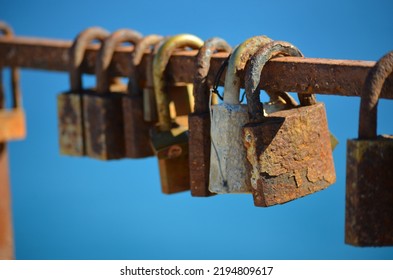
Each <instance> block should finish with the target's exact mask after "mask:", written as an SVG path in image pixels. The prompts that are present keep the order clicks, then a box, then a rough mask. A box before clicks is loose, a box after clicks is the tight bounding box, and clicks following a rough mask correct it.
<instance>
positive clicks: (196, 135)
mask: <svg viewBox="0 0 393 280" xmlns="http://www.w3.org/2000/svg"><path fill="white" fill-rule="evenodd" d="M231 51H232V48H231V47H230V46H229V45H228V43H227V42H226V41H224V40H223V39H221V38H217V37H214V38H211V39H209V40H206V41H205V43H204V45H203V46H202V47H201V48H200V50H199V52H198V55H197V61H196V71H195V76H194V91H193V94H194V100H195V106H194V112H193V113H192V114H190V115H189V117H188V123H189V154H190V189H191V195H192V196H210V195H212V193H211V192H210V191H209V170H210V145H211V142H210V112H209V102H210V100H209V95H210V88H211V84H209V83H208V79H207V76H208V72H209V69H210V59H211V56H212V55H213V53H215V52H228V53H229V52H231Z"/></svg>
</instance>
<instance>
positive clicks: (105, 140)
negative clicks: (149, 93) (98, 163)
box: [83, 29, 147, 160]
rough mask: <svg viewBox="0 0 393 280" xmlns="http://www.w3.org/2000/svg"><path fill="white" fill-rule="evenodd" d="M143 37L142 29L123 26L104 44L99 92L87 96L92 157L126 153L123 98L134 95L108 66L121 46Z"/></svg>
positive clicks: (98, 70)
mask: <svg viewBox="0 0 393 280" xmlns="http://www.w3.org/2000/svg"><path fill="white" fill-rule="evenodd" d="M141 38H142V36H141V34H140V33H139V32H136V31H134V30H131V29H120V30H117V31H116V32H114V33H112V34H111V35H110V36H109V37H108V38H107V39H105V41H104V43H103V44H102V47H101V49H100V51H99V54H98V56H97V63H96V78H97V88H96V92H95V93H92V94H85V95H84V96H83V109H84V110H83V111H84V114H85V116H84V124H85V139H86V155H87V156H89V157H92V158H96V159H101V160H110V159H120V158H124V157H126V151H125V135H124V117H123V100H124V99H128V101H130V100H131V98H132V97H131V98H130V95H129V94H127V86H126V85H123V84H116V85H112V86H111V84H110V79H109V75H108V68H109V65H110V63H111V60H112V56H113V53H114V51H115V48H116V47H117V46H119V45H120V44H121V43H125V42H129V43H131V44H134V45H135V44H136V43H138V41H139V40H140V39H141ZM128 121H132V120H128ZM146 145H147V143H146Z"/></svg>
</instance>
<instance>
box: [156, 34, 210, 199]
mask: <svg viewBox="0 0 393 280" xmlns="http://www.w3.org/2000/svg"><path fill="white" fill-rule="evenodd" d="M202 45H203V41H202V40H201V39H199V38H198V37H196V36H193V35H189V34H181V35H176V36H173V37H171V38H169V39H167V40H166V41H165V43H164V44H163V45H162V46H161V47H160V48H159V50H158V52H157V54H156V55H155V56H154V60H153V78H154V80H153V81H154V90H155V95H156V101H157V112H158V119H159V123H158V125H157V127H156V128H154V129H152V131H151V142H152V145H153V147H154V150H155V152H156V155H157V157H158V163H159V169H160V177H161V187H162V192H163V193H166V194H170V193H176V192H181V191H185V190H188V189H190V176H189V165H188V130H187V128H186V127H184V126H181V125H179V124H178V123H176V122H173V121H172V118H171V115H170V109H169V98H168V97H169V96H168V91H167V90H168V87H166V83H165V81H164V71H165V68H166V66H167V64H168V61H169V59H170V56H171V55H172V53H173V52H174V51H175V50H176V49H179V48H184V47H189V48H194V49H195V48H197V49H199V48H200V47H201V46H202ZM170 89H172V87H171V88H170ZM178 94H187V93H184V92H183V93H182V92H178Z"/></svg>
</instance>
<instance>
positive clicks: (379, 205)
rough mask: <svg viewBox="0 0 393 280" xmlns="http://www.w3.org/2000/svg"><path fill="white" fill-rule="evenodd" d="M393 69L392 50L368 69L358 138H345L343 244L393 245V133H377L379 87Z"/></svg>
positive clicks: (361, 105) (362, 97)
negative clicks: (345, 173) (345, 168)
mask: <svg viewBox="0 0 393 280" xmlns="http://www.w3.org/2000/svg"><path fill="white" fill-rule="evenodd" d="M392 72H393V51H392V52H390V53H388V54H386V55H385V56H384V57H382V58H381V59H380V60H379V61H378V62H377V63H376V64H375V66H374V67H373V68H372V69H371V70H370V72H369V73H368V75H367V78H366V80H365V83H364V86H363V92H362V95H361V102H360V112H359V115H360V116H359V135H358V139H352V140H348V141H347V178H346V206H345V243H347V244H350V245H354V246H392V245H393V171H392V167H393V136H392V135H379V136H377V106H378V99H379V97H380V93H381V90H382V86H383V84H384V82H385V80H386V79H387V77H389V76H390V75H391V74H392Z"/></svg>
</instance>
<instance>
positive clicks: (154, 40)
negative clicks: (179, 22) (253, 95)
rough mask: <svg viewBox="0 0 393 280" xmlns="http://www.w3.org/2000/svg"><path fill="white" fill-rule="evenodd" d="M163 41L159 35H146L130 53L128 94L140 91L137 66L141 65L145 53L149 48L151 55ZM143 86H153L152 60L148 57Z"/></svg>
mask: <svg viewBox="0 0 393 280" xmlns="http://www.w3.org/2000/svg"><path fill="white" fill-rule="evenodd" d="M163 39H164V37H163V36H161V35H156V34H152V35H147V36H145V37H143V38H142V39H141V40H140V41H139V42H138V43H137V44H136V45H135V49H134V52H133V53H132V63H131V67H133V68H134V69H133V71H131V74H130V76H129V77H128V94H137V93H139V91H140V88H139V84H138V80H139V79H138V69H137V66H138V65H139V64H140V63H141V61H142V58H143V55H144V54H145V52H146V51H147V50H148V49H149V48H151V53H153V54H154V48H155V47H156V46H157V45H158V44H159V43H160V42H161V41H162V40H163ZM145 86H146V87H147V86H153V65H152V58H151V57H150V56H149V57H148V61H147V63H146V84H145Z"/></svg>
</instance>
